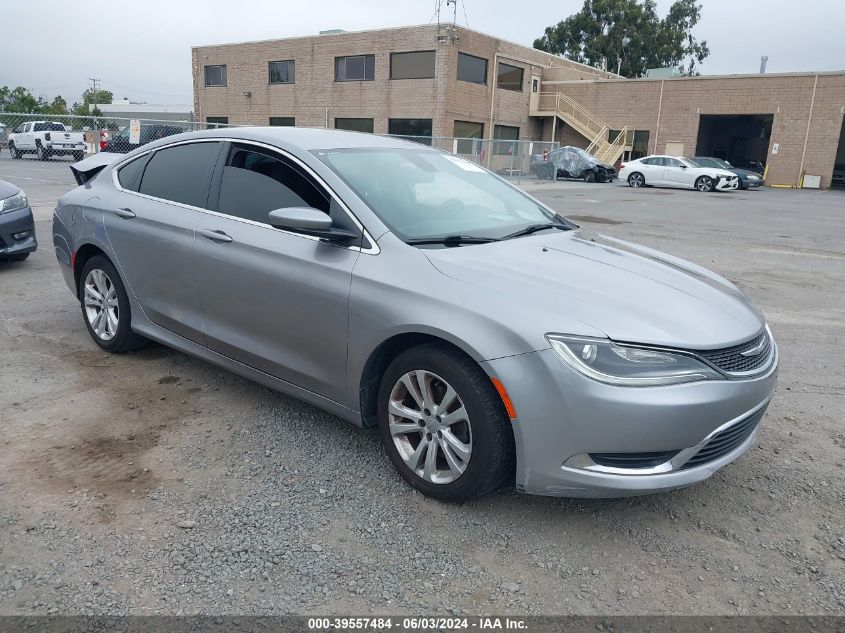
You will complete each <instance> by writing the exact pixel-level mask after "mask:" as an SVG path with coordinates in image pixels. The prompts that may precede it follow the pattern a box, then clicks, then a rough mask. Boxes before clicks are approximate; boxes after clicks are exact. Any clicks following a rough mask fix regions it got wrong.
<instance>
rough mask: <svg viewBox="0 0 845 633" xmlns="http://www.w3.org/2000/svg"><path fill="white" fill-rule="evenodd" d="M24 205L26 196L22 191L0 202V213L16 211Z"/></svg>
mask: <svg viewBox="0 0 845 633" xmlns="http://www.w3.org/2000/svg"><path fill="white" fill-rule="evenodd" d="M26 205H27V202H26V194H25V193H24V192H23V191H18V192H17V193H16V194H14V195H12V196H9V197H8V198H3V199H2V200H0V213H7V212H9V211H17V210H18V209H23V208H25V207H26Z"/></svg>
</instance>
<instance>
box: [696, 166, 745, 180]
mask: <svg viewBox="0 0 845 633" xmlns="http://www.w3.org/2000/svg"><path fill="white" fill-rule="evenodd" d="M696 171H697V172H700V173H702V174H707V175H708V176H724V177H725V178H733V177H734V176H736V174H735V173H734V172H733V171H728V170H727V169H722V168H721V167H698V168H696Z"/></svg>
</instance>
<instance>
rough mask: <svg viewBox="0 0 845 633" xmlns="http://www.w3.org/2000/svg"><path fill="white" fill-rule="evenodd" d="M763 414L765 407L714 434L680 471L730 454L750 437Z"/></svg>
mask: <svg viewBox="0 0 845 633" xmlns="http://www.w3.org/2000/svg"><path fill="white" fill-rule="evenodd" d="M765 413H766V407H763V408H762V409H760V410H759V411H757V412H756V413H753V414H751V415H749V416H748V417H747V418H744V419H742V420H740V421H739V422H737V423H736V424H734V425H733V426H729V427H728V428H726V429H725V430H724V431H719V432H718V433H716V435H714V436H713V437H711V438H710V439H709V440H708V442H707V444H705V445H704V446H703V447H702V449H701V450H700V451H698V452H697V453H696V454H695V455H693V456H692V459H690V460H689V461H688V462H687V463H686V464H684V465H683V466H682V467H681V470H687V469H688V468H695V467H696V466H701V465H702V464H706V463H708V462H712V461H713V460H715V459H719V458H720V457H723V456H724V455H727V454H728V453H730V452H731V451H732V450H734V449H735V448H736V447H737V446H739V445H740V444H742V443H743V442H744V441H745V440H747V439H748V438H749V437H750V436H751V434H752V433H753V432H754V429H756V428H757V425H758V424H760V420H761V419H762V418H763V414H765Z"/></svg>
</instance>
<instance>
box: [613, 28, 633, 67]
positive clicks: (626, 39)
mask: <svg viewBox="0 0 845 633" xmlns="http://www.w3.org/2000/svg"><path fill="white" fill-rule="evenodd" d="M630 43H631V38H630V37H628V36H627V35H626V36H625V37H623V38H622V52H621V53H620V54H619V63H618V64H617V65H616V74H617V75H618V74H619V73H621V72H622V56H623V55H624V54H625V48H626V47H627V46H628V44H630Z"/></svg>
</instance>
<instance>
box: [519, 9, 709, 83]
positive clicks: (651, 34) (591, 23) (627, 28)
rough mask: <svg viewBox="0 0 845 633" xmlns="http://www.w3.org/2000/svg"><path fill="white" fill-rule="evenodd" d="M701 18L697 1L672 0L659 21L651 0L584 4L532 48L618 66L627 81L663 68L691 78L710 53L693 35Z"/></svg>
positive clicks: (603, 65) (586, 62)
mask: <svg viewBox="0 0 845 633" xmlns="http://www.w3.org/2000/svg"><path fill="white" fill-rule="evenodd" d="M700 19H701V5H700V4H698V3H697V0H676V1H675V2H674V3H673V4H672V6H671V7H670V8H669V12H668V14H667V15H666V17H665V18H662V19H661V18H660V17H659V16H658V15H657V11H656V4H655V2H654V0H642V1H640V0H584V6H583V7H582V9H581V10H580V11H579V12H578V13H576V14H574V15H571V16H570V17H568V18H566V19H565V20H563V21H561V22H558V23H557V24H555V25H553V26H549V27H546V30H545V33H544V34H543V36H542V37H539V38H537V39H536V40H534V48H538V49H540V50H543V51H547V52H549V53H554V54H557V55H563V56H564V57H567V58H569V59H572V60H574V61H578V62H582V63H584V64H588V65H590V66H596V67H606V68H607V70H609V71H611V72H613V71H616V69H617V68H618V67H619V65H620V62H621V71H620V72H621V74H622V75H624V76H626V77H642V76H644V75H645V71H646V69H647V68H659V67H663V66H677V67H678V68H679V69H680V70H681V72H682V73H684V74H687V75H693V74H697V70H696V69H697V66H698V64H701V62H702V61H703V60H704V59H705V58H706V57H707V56H708V55H709V54H710V49H709V48H708V46H707V42H706V41H703V40H702V41H701V42H699V41H698V40H696V39H695V37H693V35H692V30H693V28H694V27H695V25H696V24H698V22H699V20H700Z"/></svg>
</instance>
